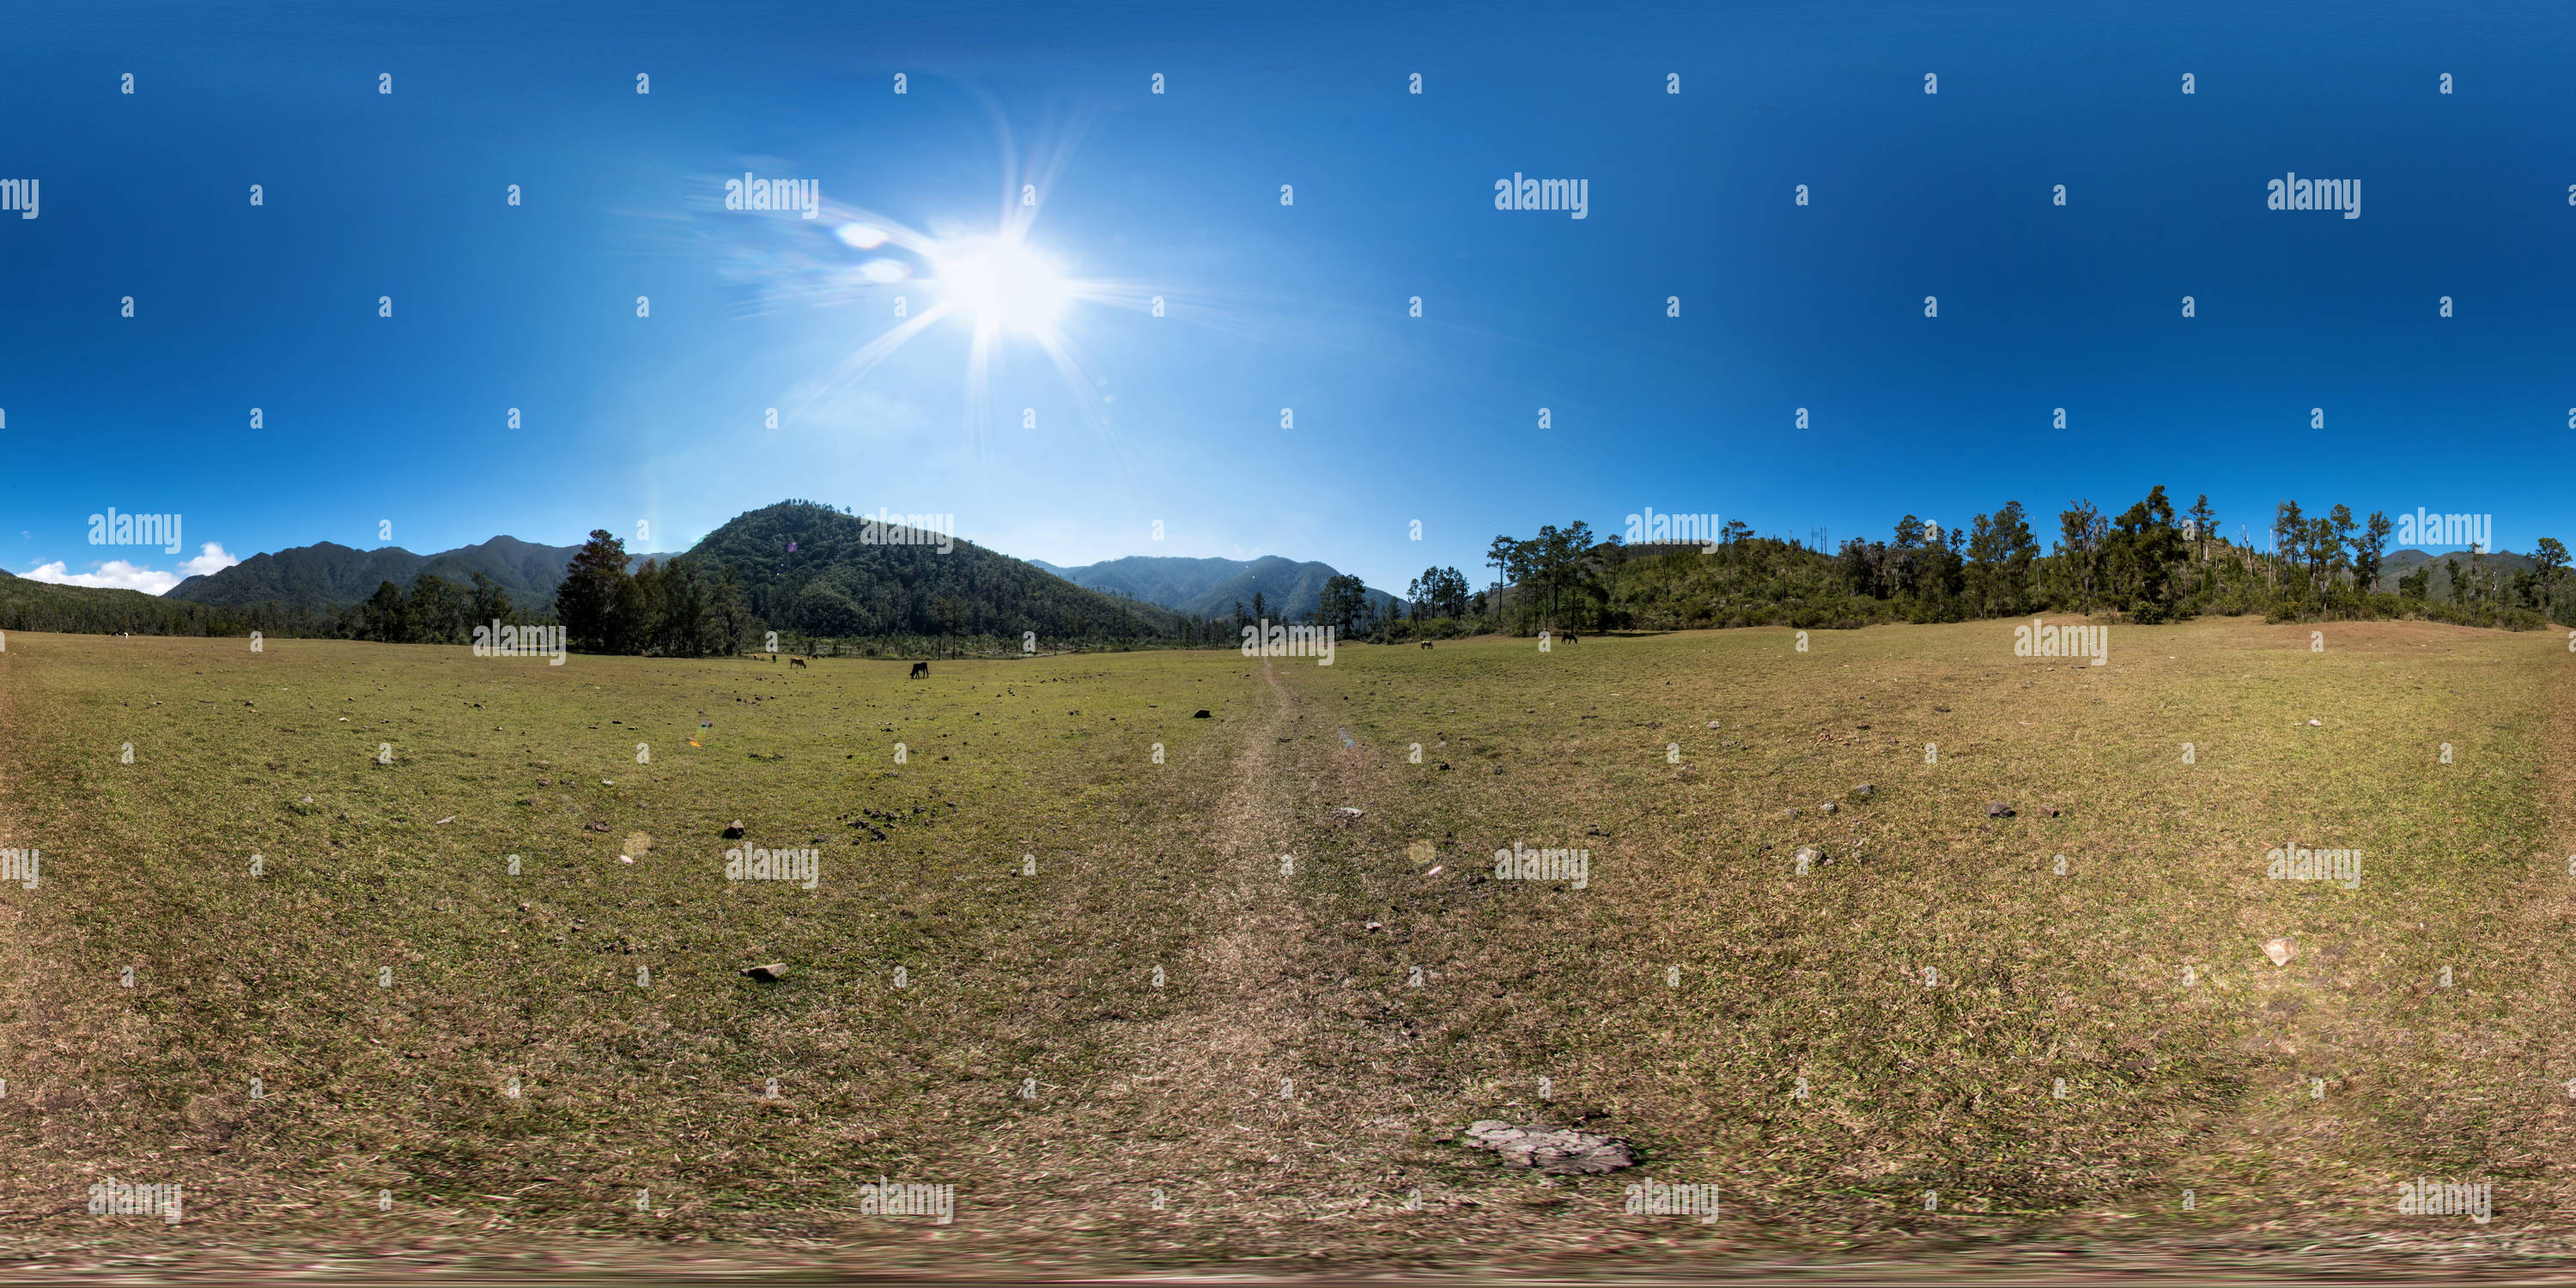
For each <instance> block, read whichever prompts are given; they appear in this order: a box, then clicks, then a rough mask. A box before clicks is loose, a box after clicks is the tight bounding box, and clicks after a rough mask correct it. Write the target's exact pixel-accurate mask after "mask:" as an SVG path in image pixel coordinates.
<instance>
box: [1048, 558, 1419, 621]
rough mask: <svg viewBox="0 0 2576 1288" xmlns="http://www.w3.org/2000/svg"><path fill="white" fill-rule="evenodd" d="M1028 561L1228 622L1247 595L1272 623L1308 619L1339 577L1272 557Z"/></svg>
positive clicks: (1379, 602) (1377, 597)
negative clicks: (1070, 564) (1072, 563)
mask: <svg viewBox="0 0 2576 1288" xmlns="http://www.w3.org/2000/svg"><path fill="white" fill-rule="evenodd" d="M1029 562H1030V563H1031V564H1033V565H1035V566H1037V567H1040V568H1044V569H1046V570H1047V571H1048V572H1051V573H1054V574H1055V575H1056V576H1059V577H1062V578H1064V579H1065V580H1066V581H1069V582H1072V583H1073V584H1075V585H1077V586H1089V587H1090V588H1092V589H1093V590H1104V591H1107V592H1109V593H1111V594H1113V595H1124V596H1126V597H1128V598H1130V599H1141V600H1143V601H1145V602H1146V603H1149V604H1160V605H1162V606H1163V607H1165V608H1168V609H1171V610H1173V611H1174V612H1177V613H1181V614H1184V615H1187V616H1193V617H1228V618H1230V617H1232V616H1234V612H1235V606H1236V605H1238V604H1240V605H1241V606H1242V608H1243V612H1244V615H1245V616H1250V615H1251V614H1252V597H1253V596H1254V595H1255V594H1258V595H1260V596H1261V602H1262V608H1263V610H1264V611H1265V612H1267V613H1268V614H1269V616H1270V618H1271V619H1272V620H1273V621H1276V620H1278V619H1279V618H1281V617H1282V616H1288V617H1306V616H1309V615H1311V614H1312V613H1313V612H1314V611H1315V608H1316V606H1317V605H1318V604H1320V603H1321V602H1322V601H1323V595H1324V583H1325V582H1327V581H1330V580H1332V579H1333V578H1335V577H1338V576H1340V575H1341V573H1340V571H1339V570H1337V569H1335V568H1334V567H1333V566H1332V565H1331V564H1324V563H1313V562H1308V563H1298V562H1297V561H1295V560H1293V559H1282V558H1280V557H1279V556H1277V555H1265V556H1263V557H1262V558H1259V559H1254V560H1250V561H1248V562H1247V561H1245V560H1241V559H1182V558H1174V557H1169V556H1160V555H1129V556H1128V557H1126V558H1124V559H1110V560H1106V561H1104V562H1101V563H1095V564H1084V565H1082V566H1081V567H1079V568H1061V567H1058V566H1056V565H1054V564H1051V563H1048V562H1046V561H1045V560H1042V559H1032V560H1030V561H1029ZM1368 599H1369V603H1370V605H1371V606H1372V607H1376V608H1380V609H1383V608H1384V606H1385V605H1387V604H1388V603H1391V602H1397V601H1396V597H1395V596H1393V595H1390V594H1388V593H1386V592H1385V591H1382V590H1377V589H1371V590H1370V591H1369V592H1368Z"/></svg>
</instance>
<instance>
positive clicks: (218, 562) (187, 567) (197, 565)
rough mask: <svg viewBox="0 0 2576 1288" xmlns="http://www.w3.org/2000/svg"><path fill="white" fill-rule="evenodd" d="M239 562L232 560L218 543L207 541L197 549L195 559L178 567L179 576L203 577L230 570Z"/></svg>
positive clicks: (183, 577)
mask: <svg viewBox="0 0 2576 1288" xmlns="http://www.w3.org/2000/svg"><path fill="white" fill-rule="evenodd" d="M240 562H241V560H239V559H235V558H233V557H232V555H231V554H230V553H229V552H227V551H226V550H225V549H224V548H223V545H222V544H221V543H220V542H214V541H209V542H207V543H206V544H204V545H202V546H199V547H197V557H196V558H194V559H190V560H188V561H187V562H185V563H182V564H180V565H179V576H180V577H181V578H182V579H185V578H189V577H203V576H206V575H208V574H211V573H219V572H222V571H223V570H224V569H226V568H230V567H232V566H233V565H234V564H237V563H240Z"/></svg>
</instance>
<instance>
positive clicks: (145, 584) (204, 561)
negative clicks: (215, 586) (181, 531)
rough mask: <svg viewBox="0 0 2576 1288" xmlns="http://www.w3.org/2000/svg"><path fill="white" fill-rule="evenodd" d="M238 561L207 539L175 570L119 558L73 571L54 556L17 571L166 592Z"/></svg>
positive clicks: (70, 582)
mask: <svg viewBox="0 0 2576 1288" xmlns="http://www.w3.org/2000/svg"><path fill="white" fill-rule="evenodd" d="M240 562H241V560H239V559H235V558H233V557H232V556H231V555H230V554H228V553H226V552H225V550H224V548H223V546H222V545H220V544H218V543H216V542H212V541H209V542H207V543H206V544H205V545H203V546H201V547H199V548H198V554H197V557H196V558H194V559H190V560H187V561H185V562H183V563H181V564H180V565H179V571H177V572H162V571H160V570H158V569H153V568H145V567H142V566H140V565H137V564H133V563H128V562H127V561H125V560H123V559H110V560H108V561H107V562H105V563H102V564H97V565H95V567H97V569H98V571H96V572H73V571H71V570H70V568H69V567H68V566H67V565H66V564H65V563H64V561H62V560H60V559H57V560H55V561H53V562H52V563H49V564H38V565H36V566H35V567H34V568H32V569H30V570H28V571H27V572H24V573H21V574H19V575H20V576H23V577H25V578H26V579H27V580H29V581H44V582H51V583H53V584H54V585H57V586H92V587H98V588H101V589H106V590H139V591H142V592H143V593H144V594H147V595H166V594H168V593H170V588H171V587H173V586H176V585H178V584H179V583H180V582H182V581H185V580H187V579H188V578H190V577H194V576H197V575H199V574H202V573H211V572H221V571H223V570H224V569H226V568H230V567H232V566H233V565H234V564H237V563H240Z"/></svg>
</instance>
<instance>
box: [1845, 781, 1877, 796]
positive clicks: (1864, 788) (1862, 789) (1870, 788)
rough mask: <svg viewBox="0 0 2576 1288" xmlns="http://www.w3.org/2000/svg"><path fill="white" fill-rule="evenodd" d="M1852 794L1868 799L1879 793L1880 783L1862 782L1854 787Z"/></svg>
mask: <svg viewBox="0 0 2576 1288" xmlns="http://www.w3.org/2000/svg"><path fill="white" fill-rule="evenodd" d="M1851 794H1852V795H1854V796H1857V797H1859V798H1860V799H1862V800H1868V799H1869V798H1870V797H1872V796H1876V795H1878V784H1876V783H1862V784H1861V785H1860V786H1858V787H1855V788H1853V789H1852V791H1851Z"/></svg>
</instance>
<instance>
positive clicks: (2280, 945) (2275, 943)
mask: <svg viewBox="0 0 2576 1288" xmlns="http://www.w3.org/2000/svg"><path fill="white" fill-rule="evenodd" d="M2263 955H2264V956H2266V957H2269V958H2271V959H2272V964H2273V965H2275V966H2287V965H2289V964H2290V959H2291V958H2293V957H2296V956H2298V955H2299V946H2298V945H2297V944H2294V943H2291V942H2290V941H2289V940H2287V939H2274V940H2269V941H2266V942H2265V943H2264V945H2263Z"/></svg>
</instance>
